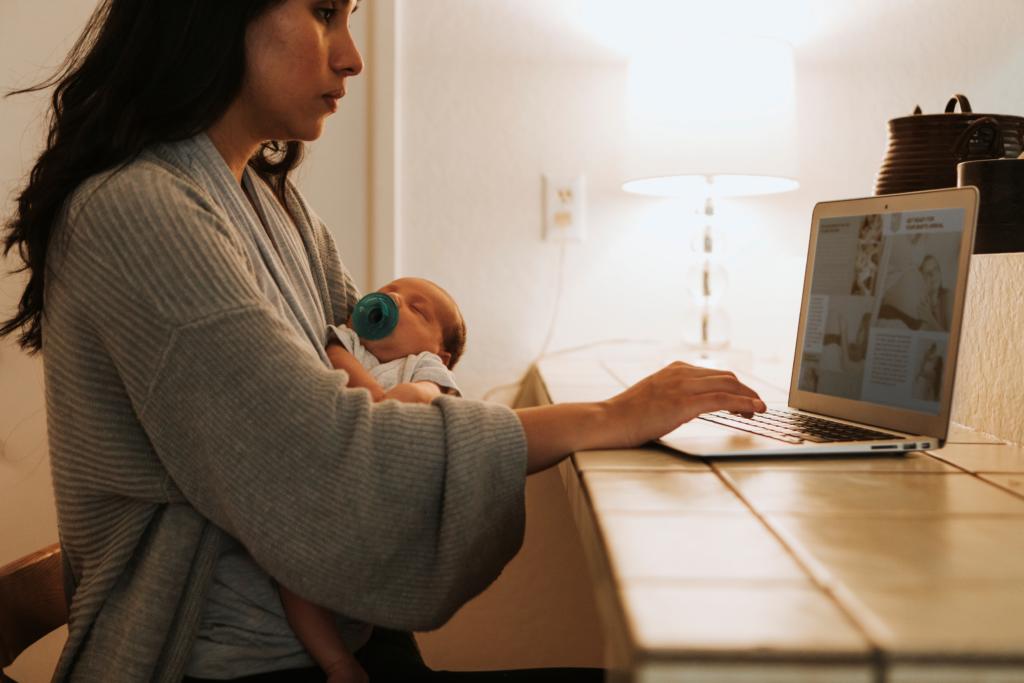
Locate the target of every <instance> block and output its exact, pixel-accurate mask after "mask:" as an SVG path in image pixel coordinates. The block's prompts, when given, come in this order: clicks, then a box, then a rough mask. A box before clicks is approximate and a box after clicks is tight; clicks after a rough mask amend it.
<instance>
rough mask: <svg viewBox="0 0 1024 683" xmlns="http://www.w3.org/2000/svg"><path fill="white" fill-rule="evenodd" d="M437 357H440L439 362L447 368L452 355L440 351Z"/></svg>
mask: <svg viewBox="0 0 1024 683" xmlns="http://www.w3.org/2000/svg"><path fill="white" fill-rule="evenodd" d="M437 355H438V356H440V357H441V362H442V363H444V365H445V367H448V363H449V362H451V359H452V354H450V353H449V352H447V351H442V352H441V353H439V354H437Z"/></svg>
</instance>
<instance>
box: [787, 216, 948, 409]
mask: <svg viewBox="0 0 1024 683" xmlns="http://www.w3.org/2000/svg"><path fill="white" fill-rule="evenodd" d="M964 218H965V216H964V209H962V208H949V209H938V210H925V211H914V212H903V213H895V212H894V213H876V214H869V215H859V216H848V217H832V218H823V219H821V221H820V222H819V224H818V234H817V243H816V247H815V250H814V261H813V263H814V270H813V273H812V275H811V278H812V279H811V283H810V291H809V296H807V298H806V299H805V305H806V309H805V310H804V311H802V312H801V314H802V316H803V318H804V319H805V321H806V328H805V333H804V343H803V348H802V349H801V353H800V367H799V370H798V375H797V377H798V387H799V389H801V390H802V391H806V392H812V393H817V394H826V395H829V396H835V397H840V398H847V399H852V400H856V401H865V402H868V403H875V404H879V405H885V406H895V407H898V408H903V409H906V410H912V411H915V412H920V413H924V414H928V415H938V414H939V412H940V410H941V403H940V398H941V392H942V386H943V374H944V373H945V372H948V371H950V368H949V364H948V362H947V355H948V354H947V349H948V346H949V334H950V328H951V326H952V318H953V301H954V295H955V292H956V287H957V275H958V273H957V267H958V265H957V264H958V263H959V262H960V248H961V247H960V245H961V242H962V240H961V237H962V232H963V229H964Z"/></svg>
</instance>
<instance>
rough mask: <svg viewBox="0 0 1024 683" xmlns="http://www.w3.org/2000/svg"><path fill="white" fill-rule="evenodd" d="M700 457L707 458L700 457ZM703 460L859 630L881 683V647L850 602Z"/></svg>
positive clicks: (723, 474)
mask: <svg viewBox="0 0 1024 683" xmlns="http://www.w3.org/2000/svg"><path fill="white" fill-rule="evenodd" d="M702 460H707V459H705V458H702ZM707 464H708V466H709V467H711V471H712V472H714V473H715V475H716V476H717V477H718V479H719V481H721V482H722V484H724V485H725V487H726V488H728V489H729V490H730V491H732V492H733V495H735V496H736V497H737V498H739V499H740V501H741V502H742V503H743V504H744V505H745V506H746V507H747V509H748V510H750V513H751V514H752V515H754V517H756V518H757V520H758V521H759V522H760V523H761V525H762V526H764V528H765V529H767V530H768V533H770V534H771V535H772V536H773V537H774V538H775V540H776V541H778V542H779V543H780V544H781V545H782V547H783V548H785V550H786V552H787V553H788V554H789V556H790V557H791V558H792V559H793V561H794V562H796V564H797V566H798V567H800V569H801V570H802V571H803V572H804V574H805V575H806V576H807V577H808V578H809V579H810V580H811V582H812V583H813V584H814V585H815V586H816V587H817V588H818V590H820V591H822V592H823V593H825V595H827V596H828V598H829V599H830V600H831V601H832V603H833V604H834V605H835V606H836V607H837V608H838V609H839V611H840V613H842V615H843V616H844V617H846V619H847V621H848V622H849V623H850V624H851V625H852V626H853V627H854V629H855V630H856V631H857V632H858V633H860V634H861V636H862V637H863V638H864V640H865V641H866V642H867V643H868V646H869V647H870V653H871V657H870V661H871V667H872V671H873V673H874V681H875V683H884V682H885V680H886V675H885V674H886V659H885V652H884V651H883V650H882V648H881V646H880V645H879V644H878V643H876V642H875V639H874V638H873V637H871V634H870V632H869V630H868V628H867V627H866V626H864V625H863V624H862V623H861V621H860V619H858V618H857V617H858V615H857V614H856V613H855V611H853V610H851V609H850V606H849V605H847V604H846V603H845V602H844V601H843V600H841V599H840V598H839V596H838V595H836V592H835V588H834V587H833V586H832V585H830V582H827V581H825V580H824V579H823V577H821V576H819V572H820V571H824V570H823V569H821V570H819V571H815V570H814V568H813V567H812V566H811V561H808V560H806V559H804V558H803V557H801V556H800V553H798V552H797V550H796V548H795V547H794V545H793V544H792V543H791V542H790V541H788V540H787V539H786V538H785V537H784V535H783V534H782V532H781V531H779V530H778V529H776V528H775V527H774V526H772V524H771V523H770V522H769V521H768V519H767V518H766V517H765V516H764V515H763V514H761V512H760V511H758V510H757V509H756V508H755V507H754V505H753V503H752V502H751V501H750V500H748V499H747V497H746V496H744V495H743V493H742V492H741V491H740V490H739V487H737V486H736V485H735V484H734V482H733V481H732V480H731V478H730V477H729V475H728V472H725V471H722V470H720V469H719V468H718V467H717V466H716V465H715V463H714V462H712V461H709V460H708V461H707ZM864 610H866V608H862V610H857V611H864ZM859 616H860V617H861V618H862V619H865V620H867V621H870V620H874V619H873V617H872V616H869V615H865V614H861V615H859Z"/></svg>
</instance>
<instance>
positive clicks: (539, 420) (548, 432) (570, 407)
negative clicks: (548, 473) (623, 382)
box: [516, 402, 621, 474]
mask: <svg viewBox="0 0 1024 683" xmlns="http://www.w3.org/2000/svg"><path fill="white" fill-rule="evenodd" d="M609 411H610V408H609V404H608V403H607V402H601V403H560V404H557V405H549V406H540V407H537V408H520V409H518V410H517V411H516V414H517V415H518V417H519V421H520V422H521V423H522V425H523V431H524V432H525V433H526V445H527V473H528V474H532V473H534V472H539V471H541V470H544V469H547V468H548V467H551V466H552V465H556V464H558V463H559V462H560V461H561V460H562V459H563V458H565V456H567V455H569V454H570V453H575V452H577V451H584V450H591V449H595V448H604V447H608V446H609V445H610V444H616V443H620V442H621V438H619V437H618V436H617V435H615V434H614V433H612V430H613V424H612V423H613V420H611V419H609Z"/></svg>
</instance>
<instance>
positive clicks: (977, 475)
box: [924, 444, 1024, 499]
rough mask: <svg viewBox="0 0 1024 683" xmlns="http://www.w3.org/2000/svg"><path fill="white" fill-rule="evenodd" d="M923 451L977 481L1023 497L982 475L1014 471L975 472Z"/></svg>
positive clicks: (1021, 495)
mask: <svg viewBox="0 0 1024 683" xmlns="http://www.w3.org/2000/svg"><path fill="white" fill-rule="evenodd" d="M968 445H974V444H968ZM978 445H994V446H1005V445H1006V444H978ZM924 452H925V453H927V454H928V455H930V456H931V457H933V458H935V459H936V460H940V461H941V462H944V463H946V464H947V465H950V466H951V467H955V468H957V469H958V470H960V471H962V472H964V473H965V474H969V475H971V476H972V477H974V478H975V479H977V480H978V481H982V482H984V483H985V484H988V485H989V486H994V487H995V488H997V489H999V490H1000V491H1005V492H1006V493H1009V494H1010V495H1011V496H1015V497H1017V498H1021V499H1024V493H1020V492H1018V491H1014V490H1013V489H1011V488H1007V487H1006V486H1003V485H1002V484H999V483H996V482H994V481H992V480H991V479H986V478H985V477H984V475H986V474H1016V473H1015V472H975V471H974V470H969V469H967V468H966V467H964V466H963V465H959V464H957V463H955V462H953V461H952V460H946V459H945V458H943V457H942V456H941V455H937V454H935V453H932V452H931V451H924ZM1022 476H1024V475H1022Z"/></svg>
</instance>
